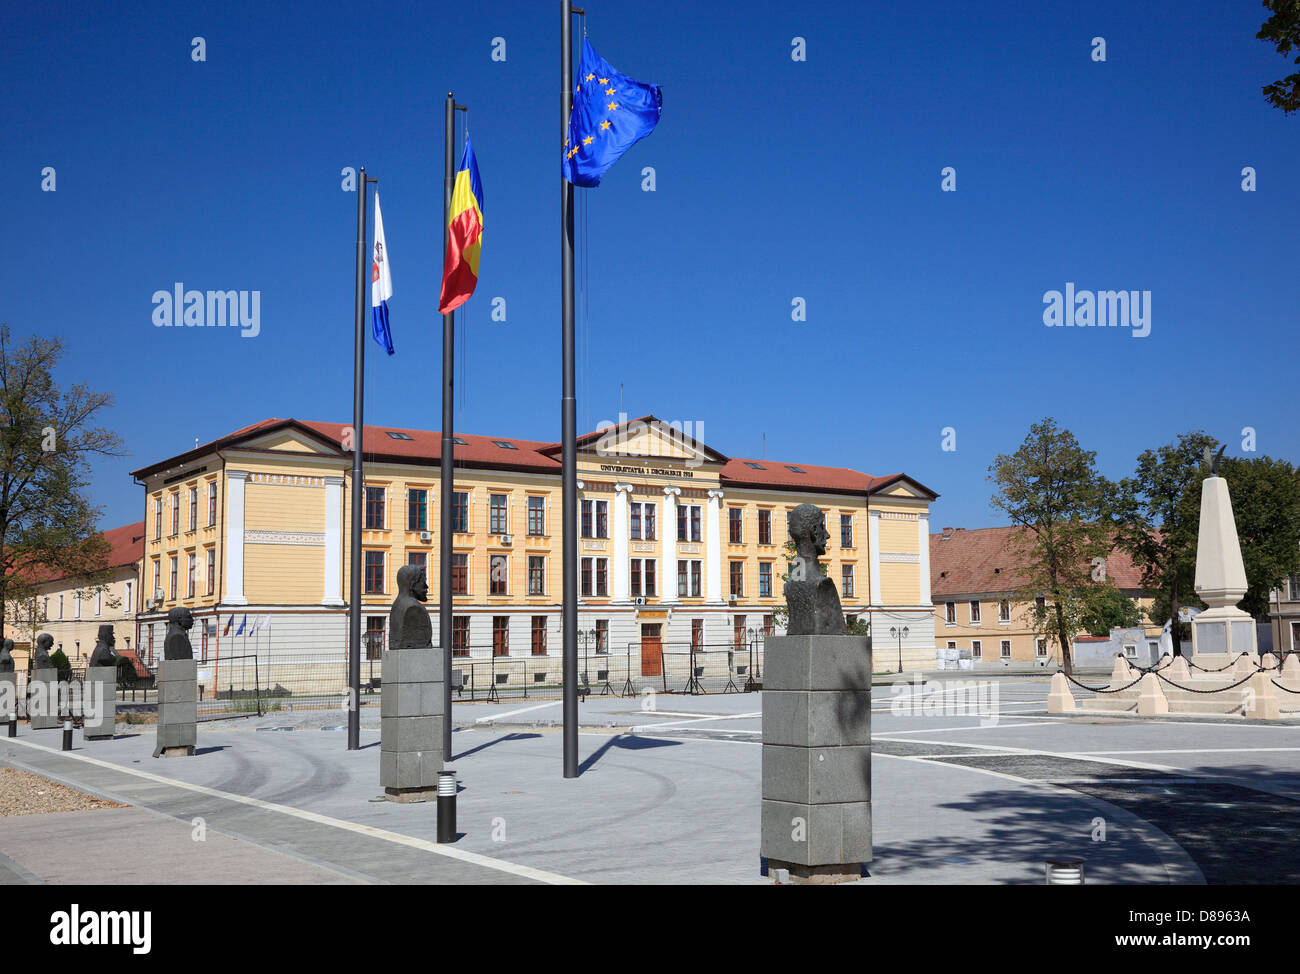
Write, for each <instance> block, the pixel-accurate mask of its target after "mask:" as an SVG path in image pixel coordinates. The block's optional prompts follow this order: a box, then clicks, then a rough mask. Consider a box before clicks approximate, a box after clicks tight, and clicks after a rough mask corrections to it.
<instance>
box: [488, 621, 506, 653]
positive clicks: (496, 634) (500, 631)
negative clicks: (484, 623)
mask: <svg viewBox="0 0 1300 974" xmlns="http://www.w3.org/2000/svg"><path fill="white" fill-rule="evenodd" d="M492 655H493V656H509V655H510V617H509V616H493V617H492Z"/></svg>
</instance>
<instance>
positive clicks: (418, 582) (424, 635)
mask: <svg viewBox="0 0 1300 974" xmlns="http://www.w3.org/2000/svg"><path fill="white" fill-rule="evenodd" d="M428 597H429V583H428V581H427V580H426V579H425V577H424V569H423V568H421V567H420V566H419V565H403V566H402V567H401V568H399V569H397V598H395V599H393V608H392V609H391V610H390V611H389V613H388V648H389V649H432V648H433V623H431V622H430V621H429V610H428V609H426V608H425V607H424V602H425V600H426V599H427V598H428Z"/></svg>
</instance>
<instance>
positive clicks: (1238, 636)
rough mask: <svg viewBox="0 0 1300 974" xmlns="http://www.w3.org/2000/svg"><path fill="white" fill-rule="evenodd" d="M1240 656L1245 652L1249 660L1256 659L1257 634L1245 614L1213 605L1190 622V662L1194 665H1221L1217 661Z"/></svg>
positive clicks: (1252, 620) (1253, 625)
mask: <svg viewBox="0 0 1300 974" xmlns="http://www.w3.org/2000/svg"><path fill="white" fill-rule="evenodd" d="M1242 653H1248V654H1249V655H1250V658H1251V660H1252V661H1257V660H1258V658H1259V634H1258V632H1257V631H1256V628H1255V619H1254V617H1253V616H1251V614H1250V613H1249V612H1244V611H1242V610H1241V609H1238V608H1237V607H1236V606H1217V607H1215V608H1213V609H1206V610H1205V611H1204V612H1202V613H1201V614H1200V615H1198V616H1197V617H1196V618H1195V619H1193V620H1192V661H1193V662H1194V663H1196V664H1197V665H1199V666H1207V664H1215V665H1218V666H1221V665H1223V663H1222V662H1220V661H1229V660H1233V659H1235V658H1237V657H1238V656H1240V655H1241V654H1242ZM1207 668H1209V667H1207Z"/></svg>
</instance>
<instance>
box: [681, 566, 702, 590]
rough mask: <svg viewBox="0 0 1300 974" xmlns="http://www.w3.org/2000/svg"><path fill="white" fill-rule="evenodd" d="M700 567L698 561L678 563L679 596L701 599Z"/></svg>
mask: <svg viewBox="0 0 1300 974" xmlns="http://www.w3.org/2000/svg"><path fill="white" fill-rule="evenodd" d="M700 565H701V562H700V561H698V560H691V561H679V562H678V563H677V594H678V595H679V596H683V597H685V596H690V597H691V598H693V599H698V598H699V597H700Z"/></svg>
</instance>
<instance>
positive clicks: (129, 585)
mask: <svg viewBox="0 0 1300 974" xmlns="http://www.w3.org/2000/svg"><path fill="white" fill-rule="evenodd" d="M134 589H135V583H134V582H132V581H127V582H126V583H125V584H124V585H123V586H122V611H123V612H124V613H125V614H126V615H130V614H131V613H133V612H134V611H135V600H134V599H133V598H132V597H131V596H132V594H133V590H134ZM49 614H50V600H49V599H46V600H45V615H46V616H47V617H48V616H49Z"/></svg>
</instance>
